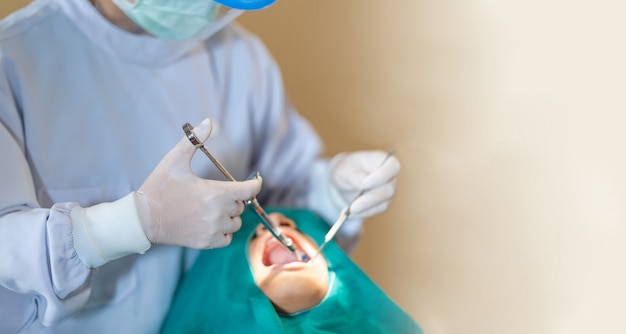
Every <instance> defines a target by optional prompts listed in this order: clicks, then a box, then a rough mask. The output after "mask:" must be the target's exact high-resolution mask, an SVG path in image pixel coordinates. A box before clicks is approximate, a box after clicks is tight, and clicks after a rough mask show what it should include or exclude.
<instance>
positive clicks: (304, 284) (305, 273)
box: [248, 213, 328, 313]
mask: <svg viewBox="0 0 626 334" xmlns="http://www.w3.org/2000/svg"><path fill="white" fill-rule="evenodd" d="M269 216H270V219H272V221H273V222H275V223H276V224H278V225H279V226H280V229H281V230H282V231H283V233H284V234H285V235H286V236H287V237H289V238H290V239H291V240H292V241H293V243H294V245H295V246H296V248H297V249H299V250H301V251H303V252H304V253H306V254H307V255H308V256H309V258H311V257H313V256H314V255H315V253H317V249H318V248H317V245H316V244H315V241H313V239H311V238H309V237H308V236H306V235H304V234H303V233H302V232H300V231H298V230H297V229H296V224H295V223H294V221H293V220H291V219H289V218H287V217H285V216H284V215H283V214H281V213H271V214H269ZM248 260H249V262H250V269H251V270H252V276H253V277H254V282H255V283H256V285H257V286H258V287H259V288H260V289H261V291H263V293H264V294H265V295H266V296H267V298H268V299H269V300H270V301H272V304H274V306H275V307H276V310H277V311H279V312H281V313H296V312H299V311H302V310H305V309H308V308H311V307H313V306H315V305H317V304H319V303H320V302H321V301H322V299H324V297H325V296H326V293H327V292H328V264H327V263H326V260H325V259H324V257H323V256H317V257H316V258H315V259H314V260H313V261H311V262H308V263H304V262H301V261H299V260H298V259H297V257H296V256H295V255H294V254H293V253H291V252H289V250H287V249H286V248H285V247H283V245H281V244H280V243H279V242H278V240H276V239H275V238H274V237H273V236H272V234H271V233H270V232H269V231H268V230H267V229H266V228H265V227H264V226H263V225H262V224H259V225H258V226H257V228H256V230H255V232H254V235H253V237H252V240H250V243H249V245H248Z"/></svg>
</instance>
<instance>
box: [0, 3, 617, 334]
mask: <svg viewBox="0 0 626 334" xmlns="http://www.w3.org/2000/svg"><path fill="white" fill-rule="evenodd" d="M74 1H80V0H74ZM27 2H28V1H25V0H20V1H18V0H13V1H11V3H8V1H3V2H2V3H1V4H0V16H5V15H6V14H8V13H9V12H11V11H12V10H15V9H17V8H19V7H21V6H23V5H25V4H26V3H27ZM625 14H626V3H625V2H624V1H617V0H575V1H564V0H541V1H539V0H524V1H522V0H470V1H451V0H439V1H423V0H397V1H393V2H389V1H359V0H342V1H301V0H296V1H288V0H279V1H277V4H276V5H274V6H273V7H271V8H269V9H266V10H264V11H260V12H252V13H247V14H245V15H244V16H243V17H241V18H240V19H239V22H240V23H241V24H243V25H244V26H245V27H247V28H248V29H249V30H251V31H253V32H255V33H257V34H258V35H259V36H260V37H261V38H262V39H263V40H265V42H266V43H267V46H268V48H269V49H270V50H271V52H272V53H273V55H274V56H275V58H276V59H277V61H278V63H279V64H280V65H281V67H282V70H283V74H284V77H285V83H286V87H287V91H288V93H289V95H290V96H291V99H292V100H293V102H294V104H295V105H296V106H297V107H298V109H299V111H300V112H301V113H302V114H303V115H305V116H306V117H307V118H308V119H309V120H310V121H311V123H312V124H313V125H314V127H315V128H316V129H317V130H318V131H319V133H320V135H321V137H322V138H323V140H324V142H325V145H326V151H325V154H326V155H327V156H332V155H334V154H336V153H339V152H343V151H351V150H360V149H382V150H388V149H390V148H395V149H396V150H397V157H398V158H399V159H400V161H401V162H402V172H401V174H400V177H399V182H398V192H397V194H396V197H395V200H394V202H393V204H392V206H391V207H390V209H389V210H388V211H387V212H386V213H384V214H381V215H379V216H376V217H374V218H371V219H370V220H368V221H367V222H366V224H365V231H364V236H363V239H362V242H361V243H360V244H359V246H358V248H357V250H356V251H355V253H354V254H353V258H354V259H355V261H356V262H357V263H358V264H359V265H360V266H361V267H362V268H363V270H364V271H365V272H366V273H367V274H368V275H369V276H370V277H371V278H372V279H373V280H374V281H375V282H376V283H377V284H378V285H379V286H380V287H381V288H382V289H383V290H384V291H386V292H387V294H388V295H389V296H390V297H391V298H392V299H393V300H394V301H396V302H397V303H398V304H399V305H400V306H401V307H402V308H403V309H405V310H406V311H407V312H408V313H409V314H410V315H411V316H413V317H414V319H415V320H416V321H418V322H419V323H420V324H421V326H422V327H423V328H424V329H425V331H426V332H427V333H431V334H437V333H472V334H473V333H476V334H486V333H498V334H501V333H508V334H515V333H520V334H521V333H550V334H553V333H568V334H571V333H626V323H625V322H624V321H623V320H622V318H623V314H624V312H625V311H626V287H625V282H626V268H625V266H626V261H625V260H626V256H625V255H624V254H626V243H625V242H624V240H625V236H626V214H625V209H626V175H625V171H626V150H625V143H626V132H625V131H624V129H623V127H624V126H625V125H626V94H625V91H626V62H625V61H624V59H626V20H625V19H624V16H625ZM364 302H367V301H364Z"/></svg>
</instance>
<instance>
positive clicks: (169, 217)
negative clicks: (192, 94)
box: [137, 119, 262, 249]
mask: <svg viewBox="0 0 626 334" xmlns="http://www.w3.org/2000/svg"><path fill="white" fill-rule="evenodd" d="M211 129H212V125H211V121H210V120H208V119H207V120H204V121H203V122H202V123H200V125H199V126H198V127H196V128H194V132H195V135H196V137H197V138H198V140H200V141H203V142H204V141H205V140H206V139H207V138H208V137H209V135H210V134H211ZM195 150H196V148H195V147H194V146H193V145H192V144H191V143H190V142H189V140H188V139H187V138H186V137H183V138H182V139H181V140H180V142H178V144H177V145H176V146H175V147H174V148H173V149H172V150H171V151H170V152H169V153H167V154H166V155H165V157H164V158H163V160H161V162H160V163H159V164H158V165H157V166H156V168H155V169H154V170H153V171H152V173H151V174H150V176H148V178H147V179H146V180H145V182H144V183H143V184H142V185H141V187H140V188H139V190H138V192H137V194H138V195H139V196H138V200H137V207H138V210H137V211H138V213H139V219H140V221H141V224H142V227H143V230H144V232H145V234H146V236H147V238H148V240H150V242H152V243H157V244H168V245H178V246H186V247H191V248H198V249H202V248H218V247H224V246H227V245H228V244H230V242H231V239H232V233H234V232H236V231H238V230H239V228H241V218H240V217H239V216H240V215H241V213H242V212H243V210H244V209H245V206H244V203H243V202H242V201H244V200H247V199H250V198H252V197H254V196H256V194H258V193H259V191H261V183H262V180H261V179H260V178H259V179H252V180H248V181H243V182H230V181H214V180H207V179H203V178H200V177H198V176H196V175H195V174H194V173H193V172H192V170H191V166H190V163H191V158H192V157H193V154H194V152H195Z"/></svg>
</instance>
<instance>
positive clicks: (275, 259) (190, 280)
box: [162, 209, 422, 333]
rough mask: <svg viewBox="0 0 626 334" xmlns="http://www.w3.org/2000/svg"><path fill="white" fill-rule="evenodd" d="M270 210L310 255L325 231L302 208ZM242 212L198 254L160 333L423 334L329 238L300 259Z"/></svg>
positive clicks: (287, 232)
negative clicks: (229, 233) (238, 221)
mask: <svg viewBox="0 0 626 334" xmlns="http://www.w3.org/2000/svg"><path fill="white" fill-rule="evenodd" d="M270 217H271V219H272V220H273V221H275V222H277V223H278V224H280V226H281V230H282V231H283V233H284V234H285V235H286V236H288V237H289V238H291V239H292V240H293V242H294V244H295V246H296V248H298V249H299V250H301V251H303V252H305V253H306V254H307V255H309V257H312V256H313V255H315V253H316V252H317V249H318V246H317V244H318V243H320V242H321V241H323V238H324V234H325V233H326V232H327V230H328V224H327V223H326V222H324V221H323V220H322V219H320V218H319V217H318V216H317V215H315V214H313V213H312V212H310V211H306V210H297V209H283V210H280V212H274V213H271V214H270ZM241 218H242V220H243V224H242V228H241V230H240V231H239V232H237V233H235V235H234V236H233V240H232V243H231V245H230V246H229V247H226V248H221V249H214V250H207V251H202V252H201V253H200V255H199V256H198V259H197V260H196V262H195V264H194V266H193V267H192V268H191V270H189V272H188V273H187V274H186V275H185V277H184V278H183V280H182V283H181V285H180V286H179V288H178V290H177V292H176V295H175V296H174V300H173V302H172V305H171V308H170V310H169V313H168V315H167V317H166V319H165V322H164V324H163V327H162V332H164V333H190V332H193V333H249V332H254V333H319V332H326V333H345V332H357V333H422V331H421V329H420V328H419V326H418V325H417V323H415V321H413V319H411V317H410V316H408V315H407V314H406V313H405V312H404V311H403V310H402V309H401V308H399V307H398V306H397V305H396V304H395V303H394V302H393V301H392V300H391V299H389V297H387V296H386V295H385V293H384V292H383V291H382V290H380V288H379V287H378V286H376V284H375V283H373V282H372V281H371V280H370V279H369V278H368V277H367V276H366V275H365V274H364V273H363V272H362V271H361V270H360V269H359V268H358V266H356V265H355V264H354V263H353V262H352V261H351V260H350V258H349V257H348V256H347V255H346V254H345V253H344V252H343V251H342V250H341V249H340V248H339V247H338V246H337V245H336V244H335V243H334V242H332V241H331V242H330V243H329V244H328V245H327V246H326V247H325V248H324V253H322V254H321V255H320V256H318V257H316V258H315V259H314V260H313V261H311V262H309V263H303V262H299V261H297V259H296V257H295V256H294V255H292V254H291V253H290V252H289V251H287V250H286V249H285V248H284V247H283V246H282V245H280V244H279V243H278V242H277V241H276V240H275V239H274V238H273V237H272V235H271V234H270V233H269V231H267V230H266V229H265V228H264V227H263V225H260V224H258V222H259V220H258V218H257V217H256V216H255V215H254V214H253V213H252V212H245V213H244V214H243V215H242V216H241ZM295 222H298V225H297V226H296V223H295ZM316 241H317V242H316ZM218 258H219V259H222V260H223V259H227V261H216V260H215V259H218Z"/></svg>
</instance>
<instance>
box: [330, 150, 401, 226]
mask: <svg viewBox="0 0 626 334" xmlns="http://www.w3.org/2000/svg"><path fill="white" fill-rule="evenodd" d="M387 154H388V153H387V152H384V151H357V152H354V153H347V154H340V155H338V156H336V157H335V158H334V161H333V164H334V167H333V168H332V170H331V178H332V182H333V184H334V186H335V187H336V189H337V190H338V191H339V193H340V194H341V195H342V197H343V199H344V200H345V201H346V203H347V202H349V201H351V200H352V199H353V198H354V197H355V196H356V195H357V194H358V193H359V192H360V191H362V190H365V192H364V194H363V195H362V196H360V197H359V198H358V199H357V200H356V201H355V202H354V203H353V204H352V205H351V206H350V218H366V217H370V216H373V215H376V214H379V213H381V212H383V211H385V210H386V209H387V207H388V206H389V204H390V202H391V198H392V197H393V194H394V192H395V188H396V177H397V175H398V173H399V172H400V161H398V159H397V158H396V157H394V156H390V157H389V158H388V159H387V160H386V161H385V162H384V163H383V161H384V159H385V157H387Z"/></svg>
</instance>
